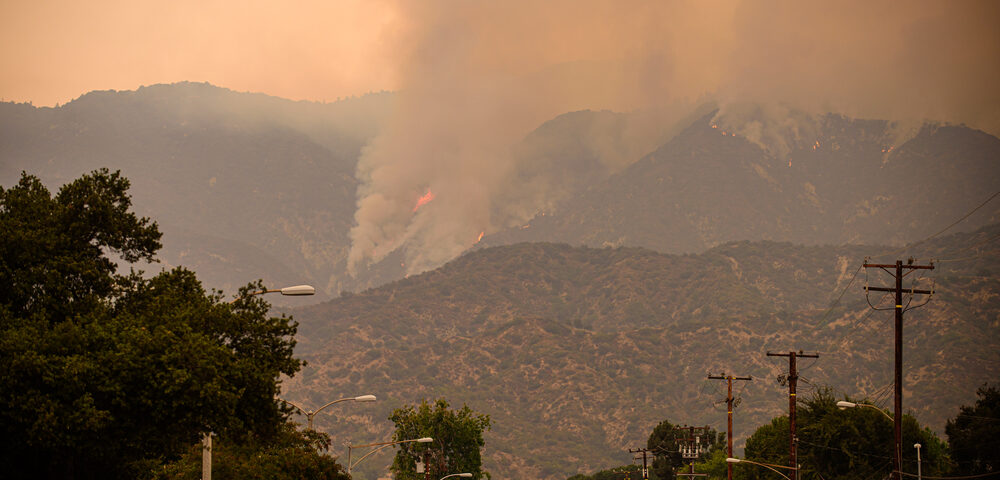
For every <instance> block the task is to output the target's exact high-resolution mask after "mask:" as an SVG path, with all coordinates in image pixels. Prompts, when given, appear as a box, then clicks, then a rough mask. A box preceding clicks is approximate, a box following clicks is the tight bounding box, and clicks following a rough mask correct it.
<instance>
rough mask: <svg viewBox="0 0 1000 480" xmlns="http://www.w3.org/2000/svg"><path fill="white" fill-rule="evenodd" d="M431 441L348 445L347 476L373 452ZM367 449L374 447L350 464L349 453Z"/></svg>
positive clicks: (430, 440) (418, 440) (419, 439)
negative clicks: (404, 444)
mask: <svg viewBox="0 0 1000 480" xmlns="http://www.w3.org/2000/svg"><path fill="white" fill-rule="evenodd" d="M433 441H434V439H433V438H431V437H422V438H414V439H412V440H400V441H398V442H380V443H369V444H367V445H351V444H348V445H347V474H348V475H350V474H351V470H353V469H354V467H356V466H358V464H359V463H361V461H362V460H364V459H366V458H368V457H370V456H371V455H372V454H374V453H375V452H378V451H379V450H382V449H383V448H386V447H391V446H393V445H399V444H401V443H410V442H417V443H430V442H433ZM368 447H375V448H373V449H372V450H371V451H370V452H368V453H366V454H364V456H362V457H361V458H359V459H358V461H356V462H353V463H352V462H351V452H352V451H353V450H354V449H355V448H368ZM469 476H472V475H471V474H470V475H469Z"/></svg>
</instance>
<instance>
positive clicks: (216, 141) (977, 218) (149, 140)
mask: <svg viewBox="0 0 1000 480" xmlns="http://www.w3.org/2000/svg"><path fill="white" fill-rule="evenodd" d="M392 97H393V95H392V94H389V93H381V94H372V95H366V96H363V97H359V98H351V99H346V100H342V101H338V102H334V103H311V102H292V101H288V100H284V99H280V98H275V97H269V96H266V95H261V94H250V93H238V92H233V91H231V90H228V89H225V88H219V87H214V86H212V85H208V84H197V83H178V84H173V85H154V86H150V87H143V88H140V89H138V90H136V91H121V92H115V91H106V92H92V93H89V94H86V95H83V96H81V97H80V98H78V99H76V100H74V101H72V102H70V103H68V104H65V105H63V106H61V107H57V108H36V107H33V106H31V105H26V104H13V103H0V185H11V184H12V183H13V182H14V181H16V179H17V177H18V175H19V174H20V171H21V170H26V171H28V172H29V173H32V174H36V175H38V176H39V177H40V178H41V179H42V180H43V181H44V182H45V183H46V184H47V185H49V186H53V187H54V186H57V185H60V184H62V183H65V182H67V181H69V180H71V179H73V178H76V177H78V176H79V175H80V174H82V173H84V172H88V171H90V170H93V169H95V168H99V167H108V168H110V169H112V170H117V169H120V170H122V172H123V174H124V175H125V176H126V177H128V178H129V179H130V180H131V181H132V184H133V188H132V189H131V192H133V195H134V204H135V205H136V209H137V210H138V211H139V212H140V213H142V214H145V215H149V216H151V217H152V218H155V219H157V221H158V222H159V223H160V224H161V226H162V227H163V228H162V230H163V231H164V244H165V248H164V249H163V250H162V252H161V258H162V260H163V262H164V264H165V266H173V265H185V266H187V267H189V268H192V269H194V270H195V271H197V272H198V274H199V277H200V278H202V279H203V281H204V282H205V284H206V285H208V286H214V287H218V288H223V289H225V290H226V291H227V292H232V291H233V290H234V288H235V287H236V286H238V285H243V284H245V283H246V282H247V281H249V280H253V279H256V278H259V277H264V280H265V282H266V283H268V284H275V285H278V284H281V285H288V284H299V283H310V284H313V285H315V286H316V287H317V289H318V294H319V298H331V297H334V296H336V295H337V294H338V293H339V292H341V291H353V292H357V291H360V290H363V289H365V288H369V287H373V286H378V285H382V284H385V283H386V282H388V281H392V280H395V279H399V278H402V277H403V275H404V273H405V270H404V267H403V266H402V263H404V261H405V257H406V254H407V251H408V250H407V249H409V248H417V247H413V246H409V245H404V246H402V247H400V248H399V249H398V250H397V251H395V252H393V253H392V254H390V255H389V256H387V257H386V258H385V259H384V260H382V261H381V262H379V263H377V264H375V265H372V266H371V267H370V268H362V269H361V270H360V271H359V272H358V274H357V276H356V277H352V276H350V275H348V273H347V263H346V259H347V254H348V251H349V249H350V237H349V232H350V229H351V227H352V226H354V225H355V220H354V214H355V210H356V205H357V188H358V180H357V179H356V177H355V174H356V167H357V162H358V158H359V156H360V155H361V152H362V149H363V148H364V146H365V145H366V144H367V143H368V142H369V141H370V140H371V139H372V138H374V136H375V135H377V134H378V133H379V132H380V129H381V127H382V125H384V123H385V121H386V118H388V116H389V115H390V114H391V111H392V110H391V107H392ZM707 111H708V110H705V109H702V110H699V111H698V113H699V115H693V116H692V117H690V118H688V119H687V120H685V121H684V122H685V123H684V124H679V125H665V126H663V127H662V132H661V133H659V134H657V135H654V136H653V137H652V140H650V139H648V138H647V139H645V140H644V141H643V142H638V141H637V140H634V139H633V138H632V136H630V135H629V132H630V130H629V129H630V128H631V126H634V124H635V123H636V122H639V120H638V118H639V117H637V116H635V115H632V114H623V113H614V112H607V111H601V112H593V111H581V112H572V113H567V114H564V115H560V116H558V117H556V118H554V119H552V120H550V121H548V122H546V123H544V124H542V125H540V126H539V127H538V128H537V129H536V130H535V131H533V132H531V133H530V134H528V135H527V136H526V137H525V138H524V139H523V141H522V142H521V143H520V144H519V145H515V146H513V148H512V151H513V152H514V153H513V155H514V156H515V157H516V159H515V162H514V164H515V165H516V169H517V171H516V172H515V173H516V175H514V178H516V179H517V182H518V185H546V186H547V188H545V189H543V190H542V191H543V192H544V194H545V195H547V197H545V198H540V199H539V203H538V204H537V205H534V208H536V209H537V216H535V217H534V219H531V220H528V219H526V220H525V223H524V224H522V225H520V226H517V227H515V228H512V229H510V230H502V231H498V232H486V233H487V234H486V235H485V237H484V238H482V241H481V242H480V243H479V244H478V245H477V247H487V246H497V245H505V244H514V243H519V242H524V241H532V242H538V241H548V242H565V243H569V244H571V245H581V244H583V245H589V246H592V247H603V246H626V247H645V248H649V249H652V250H655V251H659V252H664V253H700V252H703V251H705V250H706V249H708V248H712V247H715V246H718V245H721V244H723V243H725V242H729V241H737V240H774V241H791V242H794V243H799V244H806V245H816V244H827V245H839V244H844V243H867V244H891V245H902V244H905V243H907V242H912V241H916V240H918V239H920V238H924V237H926V236H927V235H930V234H931V233H934V232H935V231H936V230H937V229H940V228H942V227H943V226H945V225H947V224H948V223H950V222H952V221H953V220H955V219H956V218H958V217H959V216H960V215H962V214H964V213H965V212H967V211H969V209H970V208H971V207H973V206H975V205H976V204H978V203H979V202H981V201H982V200H983V199H984V198H986V197H987V196H989V195H990V194H992V193H993V192H995V191H997V190H1000V168H998V162H1000V140H998V139H997V138H995V137H992V136H990V135H987V134H985V133H983V132H980V131H976V130H971V129H968V128H965V127H960V126H925V127H924V128H923V129H922V130H920V131H919V132H917V133H915V135H914V136H913V137H912V138H910V139H909V140H908V141H906V142H903V143H902V144H899V145H897V144H895V143H896V142H899V141H900V140H899V138H900V137H899V136H898V135H897V134H896V133H895V130H894V128H893V126H892V125H889V124H888V123H887V122H884V121H878V120H856V119H848V118H844V117H840V116H835V115H827V116H821V117H813V118H810V119H809V122H810V128H809V129H805V130H802V131H801V132H799V134H798V135H797V136H790V137H789V139H788V142H787V146H786V147H787V148H786V150H787V152H786V151H782V152H780V153H773V152H770V151H768V150H766V149H765V148H762V146H761V144H760V142H759V141H757V140H753V139H750V138H748V137H744V136H743V135H742V134H740V133H739V132H738V131H726V130H725V128H722V126H720V125H717V124H713V114H712V113H708V114H707V115H704V114H705V113H706V112H707ZM646 129H647V130H650V129H649V128H648V126H647V127H646ZM657 142H658V143H657ZM648 152H652V153H648ZM647 153H648V154H647ZM609 155H610V156H613V157H615V158H614V159H609V158H608V157H609ZM618 157H621V158H618ZM519 192H520V190H518V187H517V186H516V185H515V186H511V190H510V191H506V192H497V193H496V195H497V196H498V197H497V198H493V199H491V201H493V202H494V203H495V204H498V205H502V204H504V202H506V201H514V200H517V201H526V200H525V199H526V198H532V197H531V196H529V195H519ZM421 193H423V192H421ZM437 201H438V202H442V201H446V199H439V200H437ZM998 205H1000V204H997V203H993V204H990V205H987V206H986V207H984V208H983V209H982V210H980V211H979V212H977V213H976V214H975V215H973V216H971V217H970V218H969V219H967V220H966V221H965V222H963V223H962V224H961V225H959V226H958V228H960V229H965V230H971V229H975V228H978V227H981V226H983V225H986V224H989V223H991V222H997V221H1000V206H998ZM527 211H531V210H530V209H528V210H527ZM480 227H481V225H475V226H469V228H470V230H469V238H470V239H474V238H476V235H477V234H478V233H479V232H480V231H482V229H481V228H480ZM276 301H277V302H281V299H277V300H276ZM552 308H554V309H566V310H567V311H569V310H572V309H573V308H578V306H577V305H572V306H569V307H561V306H553V307H552ZM615 308H618V307H615ZM632 308H633V310H632V313H633V314H634V315H636V316H643V315H644V313H645V312H643V311H642V310H641V309H640V307H639V306H635V307H632ZM601 315H602V314H601V313H600V312H598V314H597V317H596V318H592V319H586V318H579V319H578V321H579V322H580V324H581V325H585V324H589V323H593V322H595V321H597V320H598V319H599V318H600V316H601Z"/></svg>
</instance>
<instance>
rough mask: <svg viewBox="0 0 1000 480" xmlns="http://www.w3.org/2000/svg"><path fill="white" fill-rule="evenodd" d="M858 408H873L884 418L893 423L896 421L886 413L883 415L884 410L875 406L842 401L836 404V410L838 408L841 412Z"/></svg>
mask: <svg viewBox="0 0 1000 480" xmlns="http://www.w3.org/2000/svg"><path fill="white" fill-rule="evenodd" d="M858 407H868V408H873V409H875V410H878V413H881V414H882V415H883V416H884V417H885V418H888V419H889V420H890V421H893V422H895V421H896V419H895V418H893V417H891V416H889V414H888V413H885V410H882V409H881V408H879V407H877V406H875V405H872V404H869V403H855V402H847V401H843V400H841V401H839V402H837V408H839V409H841V410H843V409H845V408H858Z"/></svg>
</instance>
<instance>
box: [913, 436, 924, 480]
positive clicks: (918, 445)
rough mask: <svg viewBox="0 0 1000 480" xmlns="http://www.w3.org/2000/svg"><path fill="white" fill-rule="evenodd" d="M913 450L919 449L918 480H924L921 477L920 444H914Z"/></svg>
mask: <svg viewBox="0 0 1000 480" xmlns="http://www.w3.org/2000/svg"><path fill="white" fill-rule="evenodd" d="M913 448H916V449H917V480H923V477H921V476H920V444H919V443H914V444H913Z"/></svg>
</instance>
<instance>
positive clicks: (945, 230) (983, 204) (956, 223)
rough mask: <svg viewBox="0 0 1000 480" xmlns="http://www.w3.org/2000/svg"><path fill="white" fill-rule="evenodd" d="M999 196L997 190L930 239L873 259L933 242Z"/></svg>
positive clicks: (881, 254)
mask: <svg viewBox="0 0 1000 480" xmlns="http://www.w3.org/2000/svg"><path fill="white" fill-rule="evenodd" d="M998 195H1000V190H997V191H996V192H994V193H993V195H990V198H987V199H986V200H985V201H983V203H980V204H979V206H977V207H976V208H973V209H972V210H971V211H970V212H969V213H966V214H965V215H963V216H962V218H959V219H958V220H955V221H954V222H952V223H951V225H948V226H947V227H944V228H943V229H941V230H940V231H939V232H937V233H935V234H933V235H931V236H929V237H927V238H925V239H923V240H921V241H919V242H917V243H911V244H909V245H906V246H904V247H903V248H900V249H899V250H896V251H893V252H889V253H880V254H878V255H874V256H873V258H874V257H882V256H889V255H895V254H897V253H900V252H904V251H906V250H907V249H912V248H914V247H916V246H917V245H921V244H923V243H926V242H927V241H928V240H931V239H932V238H934V237H936V236H938V235H941V234H942V233H944V232H947V231H948V230H950V229H951V228H952V227H954V226H955V225H958V224H959V223H962V221H963V220H965V219H966V218H969V217H970V216H972V214H973V213H976V212H977V211H979V209H980V208H983V207H985V206H986V204H987V203H990V202H991V201H992V200H993V199H994V198H996V197H997V196H998Z"/></svg>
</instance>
